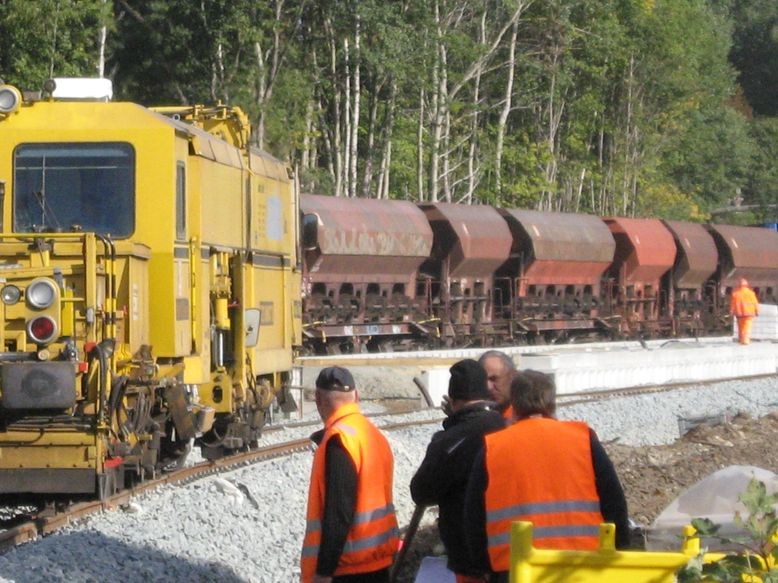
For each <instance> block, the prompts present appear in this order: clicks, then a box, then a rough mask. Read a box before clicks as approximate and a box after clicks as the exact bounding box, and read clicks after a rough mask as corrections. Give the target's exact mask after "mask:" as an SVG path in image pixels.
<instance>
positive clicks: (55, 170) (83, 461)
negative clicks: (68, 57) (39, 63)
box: [0, 80, 302, 498]
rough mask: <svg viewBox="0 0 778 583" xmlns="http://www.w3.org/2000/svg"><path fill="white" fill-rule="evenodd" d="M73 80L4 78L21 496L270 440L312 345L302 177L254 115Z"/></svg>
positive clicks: (8, 450) (6, 421)
mask: <svg viewBox="0 0 778 583" xmlns="http://www.w3.org/2000/svg"><path fill="white" fill-rule="evenodd" d="M72 85H73V84H72V83H69V81H68V80H65V81H62V82H61V87H60V88H59V89H58V88H57V87H56V85H55V84H54V83H48V87H47V89H48V92H49V95H44V96H43V98H40V97H39V96H29V95H27V96H26V98H25V96H24V95H23V94H22V93H21V92H20V91H19V90H17V89H16V88H15V87H12V86H0V201H1V202H2V207H1V210H2V227H1V228H0V343H1V346H0V369H1V370H0V383H1V385H0V496H3V497H5V498H7V497H9V496H11V495H14V494H44V495H49V494H58V495H66V496H78V495H86V496H95V495H98V496H107V495H109V494H110V493H112V492H114V491H116V490H117V489H120V488H123V487H125V486H126V485H127V484H128V482H132V481H135V480H141V479H144V478H146V477H148V476H153V475H154V474H155V473H157V472H159V471H160V470H163V469H164V468H166V467H168V466H171V465H176V464H180V462H181V460H182V459H183V458H184V456H185V455H186V453H187V450H188V449H189V448H190V444H191V442H192V439H193V438H196V439H197V444H198V445H199V446H200V447H201V450H202V453H203V455H204V456H205V457H218V456H221V455H223V454H225V453H227V452H229V451H234V450H239V449H244V448H248V447H251V446H252V445H254V444H255V443H256V442H257V440H258V438H259V436H260V432H261V429H262V426H263V424H264V423H265V418H266V413H267V411H268V408H269V406H270V404H271V402H272V401H273V398H274V396H275V394H276V392H277V391H279V390H280V389H281V388H282V387H284V386H288V385H289V384H290V382H291V375H292V371H293V369H292V358H293V348H294V346H297V345H299V344H300V341H301V332H302V325H301V304H300V291H299V290H300V274H299V270H297V269H296V266H297V263H298V259H297V245H296V239H297V221H298V217H299V209H298V207H297V197H296V195H295V192H296V190H295V188H294V184H293V180H292V178H291V177H290V174H289V171H288V169H287V167H286V166H285V165H284V164H282V163H281V162H279V161H278V160H276V159H274V158H272V157H270V156H269V155H267V154H265V153H263V152H260V151H258V150H255V149H253V148H251V147H249V124H248V120H247V118H246V116H245V115H244V114H243V113H242V112H241V111H240V110H239V109H237V108H230V107H222V106H219V107H213V108H206V107H178V108H162V109H148V108H144V107H141V106H139V105H135V104H131V103H118V102H110V101H106V102H101V101H95V100H94V99H100V98H101V97H102V96H100V95H94V94H92V96H91V97H92V98H94V99H84V95H83V94H80V93H79V94H66V95H63V96H62V97H65V98H64V99H61V98H59V97H58V91H60V90H61V89H62V88H67V87H69V86H72ZM77 86H78V84H76V87H75V88H74V89H75V90H78V87H77ZM86 88H87V90H88V91H91V90H92V89H94V87H92V86H91V85H89V86H87V87H86ZM76 98H77V99H76Z"/></svg>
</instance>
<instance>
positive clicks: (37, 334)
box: [27, 316, 57, 344]
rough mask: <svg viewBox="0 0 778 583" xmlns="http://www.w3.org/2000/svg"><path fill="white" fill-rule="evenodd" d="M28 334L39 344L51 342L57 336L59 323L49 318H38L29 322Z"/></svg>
mask: <svg viewBox="0 0 778 583" xmlns="http://www.w3.org/2000/svg"><path fill="white" fill-rule="evenodd" d="M27 334H28V335H29V337H30V339H32V341H33V342H35V343H37V344H43V343H45V342H51V341H52V340H54V338H55V337H56V335H57V323H56V322H55V321H54V320H52V319H51V318H49V317H48V316H38V317H37V318H33V319H32V320H30V321H29V322H27Z"/></svg>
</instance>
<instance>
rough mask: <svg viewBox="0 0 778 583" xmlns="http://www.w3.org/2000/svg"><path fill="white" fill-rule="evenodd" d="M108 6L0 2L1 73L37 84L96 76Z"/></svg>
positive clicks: (97, 0) (72, 1) (83, 1)
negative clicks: (52, 79) (49, 79)
mask: <svg viewBox="0 0 778 583" xmlns="http://www.w3.org/2000/svg"><path fill="white" fill-rule="evenodd" d="M110 8H111V6H110V4H106V3H105V2H103V1H102V0H78V1H77V0H40V1H38V2H30V1H29V0H6V1H4V2H0V78H2V79H3V80H4V81H5V82H7V83H13V84H15V85H17V86H19V87H21V88H23V89H29V90H39V89H40V88H41V87H42V85H43V81H45V80H46V79H48V78H50V77H78V76H83V77H94V76H96V75H97V64H98V43H99V31H100V29H101V28H102V27H103V26H104V25H110V24H111V19H110Z"/></svg>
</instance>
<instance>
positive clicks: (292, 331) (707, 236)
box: [0, 80, 778, 499]
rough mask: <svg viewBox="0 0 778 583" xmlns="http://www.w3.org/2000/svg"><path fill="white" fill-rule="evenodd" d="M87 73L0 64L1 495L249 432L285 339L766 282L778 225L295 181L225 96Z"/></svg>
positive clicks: (612, 311) (698, 297)
mask: <svg viewBox="0 0 778 583" xmlns="http://www.w3.org/2000/svg"><path fill="white" fill-rule="evenodd" d="M70 87H73V92H72V93H68V92H67V90H68V89H69V88H70ZM83 88H84V85H82V84H79V83H72V82H71V81H69V80H61V81H60V82H59V84H55V83H48V84H47V86H46V88H45V92H44V94H43V95H23V94H22V93H21V92H20V91H18V90H17V89H16V88H14V87H12V86H7V85H6V86H0V212H1V213H2V214H1V215H0V217H1V221H0V223H1V224H0V343H2V344H1V346H0V498H2V499H7V498H10V497H15V498H16V497H20V496H30V495H44V496H52V495H53V496H66V497H73V496H95V495H97V496H101V497H105V496H107V495H109V494H111V493H112V492H114V491H116V490H118V489H121V488H122V487H125V486H127V485H128V484H130V483H132V482H133V481H137V480H142V479H144V478H146V477H148V476H153V475H155V474H156V473H158V472H160V471H164V469H165V468H167V467H170V466H175V465H179V464H181V463H182V461H183V459H184V458H185V456H186V454H187V452H188V450H189V448H190V447H191V444H192V443H193V442H194V444H195V445H197V446H199V447H200V449H201V451H202V454H203V455H204V456H205V457H206V458H216V457H219V456H222V455H225V454H227V453H229V452H231V451H235V450H240V449H245V448H250V447H253V446H255V445H256V443H257V440H258V439H259V437H260V434H261V430H262V427H263V425H264V424H265V423H266V419H267V416H268V413H269V411H270V408H271V405H272V403H273V401H274V399H275V398H277V397H279V396H283V395H285V394H286V392H287V391H288V389H289V388H290V387H291V386H293V385H297V384H299V381H298V380H296V379H295V370H296V369H295V367H294V366H293V357H294V354H295V353H298V352H315V353H331V352H344V351H350V352H353V351H363V350H365V351H368V350H373V351H377V350H400V349H410V348H414V347H419V346H425V347H428V346H466V345H478V346H500V345H506V344H514V343H520V342H560V341H567V340H573V339H581V338H599V337H608V338H612V337H643V336H680V335H694V334H700V333H703V332H715V331H721V330H724V329H726V328H727V326H728V315H727V307H728V298H727V295H728V293H729V292H730V290H731V288H732V286H733V285H734V283H735V282H736V281H737V279H738V278H740V277H742V276H744V277H747V278H748V279H750V281H751V283H752V285H753V286H754V287H755V288H756V290H757V292H758V293H759V295H760V299H761V301H762V302H766V303H778V297H777V296H778V233H776V232H775V231H769V230H767V229H757V228H747V227H729V226H721V225H715V226H713V225H711V226H702V225H699V224H692V223H683V222H675V221H660V220H655V219H626V218H616V217H614V218H606V219H600V218H598V217H595V216H590V215H582V214H564V213H543V212H537V211H528V210H518V209H499V208H495V207H491V206H487V205H474V206H464V205H455V204H446V203H421V204H414V203H411V202H408V201H398V200H369V199H347V198H335V197H327V196H321V195H307V194H306V195H302V196H301V195H299V194H298V190H299V189H298V188H297V187H296V185H295V178H294V177H293V176H292V174H291V172H290V171H289V169H288V168H287V166H286V165H285V164H283V163H282V162H280V161H279V160H276V159H274V158H273V157H271V156H269V155H268V154H266V153H264V152H261V151H259V150H256V149H254V148H252V147H251V146H250V145H249V124H248V121H247V119H246V116H245V115H244V114H243V112H242V111H241V110H240V109H238V108H234V107H226V106H216V107H201V106H191V107H190V106H187V107H168V108H145V107H141V106H139V105H135V104H131V103H117V102H111V101H110V100H104V99H103V98H104V97H106V96H105V95H104V94H99V93H92V94H91V96H89V97H86V96H85V95H84V93H83ZM88 88H89V89H90V90H91V89H92V88H93V87H92V86H91V85H90V86H88ZM97 88H98V89H99V88H100V86H99V85H98V86H97Z"/></svg>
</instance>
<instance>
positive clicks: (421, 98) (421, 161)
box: [416, 87, 426, 202]
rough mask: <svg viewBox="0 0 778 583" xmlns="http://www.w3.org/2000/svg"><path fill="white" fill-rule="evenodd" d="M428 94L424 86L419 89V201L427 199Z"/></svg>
mask: <svg viewBox="0 0 778 583" xmlns="http://www.w3.org/2000/svg"><path fill="white" fill-rule="evenodd" d="M425 99H426V94H425V92H424V87H422V88H421V89H419V124H418V129H417V131H416V188H417V189H418V198H419V202H421V201H423V200H426V198H425V196H424V103H425Z"/></svg>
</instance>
